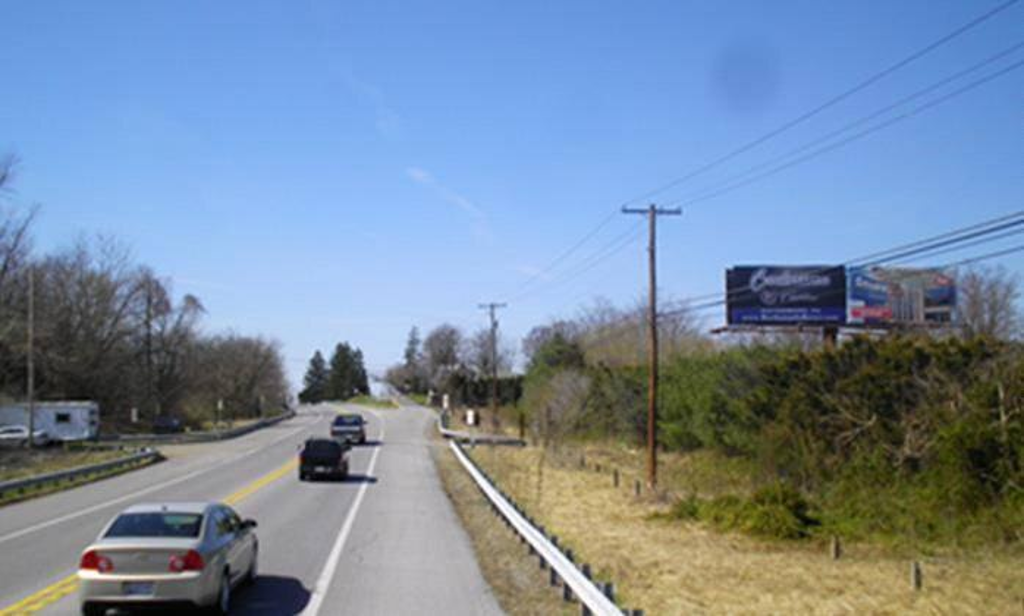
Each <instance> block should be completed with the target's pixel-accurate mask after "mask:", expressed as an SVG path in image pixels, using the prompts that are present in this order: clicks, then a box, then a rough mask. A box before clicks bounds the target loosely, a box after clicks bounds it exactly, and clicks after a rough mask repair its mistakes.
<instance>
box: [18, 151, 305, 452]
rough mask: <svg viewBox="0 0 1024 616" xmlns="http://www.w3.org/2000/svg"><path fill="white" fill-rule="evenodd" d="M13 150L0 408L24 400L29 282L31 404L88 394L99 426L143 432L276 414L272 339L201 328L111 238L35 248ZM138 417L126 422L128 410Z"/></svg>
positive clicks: (195, 305)
mask: <svg viewBox="0 0 1024 616" xmlns="http://www.w3.org/2000/svg"><path fill="white" fill-rule="evenodd" d="M16 162H17V161H16V159H15V158H14V157H8V158H6V159H2V160H0V404H5V403H9V402H18V401H21V400H23V399H24V397H25V395H26V381H27V374H26V372H27V361H26V355H27V349H28V345H27V340H28V334H27V315H28V291H29V277H30V276H31V277H32V279H33V280H32V282H33V283H34V285H33V286H34V299H35V301H34V306H35V309H34V317H35V335H34V340H33V342H34V357H35V371H36V377H35V389H36V397H37V399H39V400H93V401H96V402H98V403H99V405H100V414H101V430H103V431H107V432H120V431H137V432H149V431H151V430H150V428H151V426H152V422H153V420H155V419H156V418H157V417H161V416H173V417H176V418H178V419H180V420H182V421H183V422H184V423H185V424H186V425H189V426H192V427H196V428H198V427H199V426H201V425H202V424H203V422H206V421H211V420H213V418H214V417H215V415H216V413H217V406H218V401H221V403H222V407H223V411H222V413H221V416H222V418H236V419H241V418H247V417H258V416H261V415H270V414H277V413H278V412H280V411H281V410H282V409H283V408H284V407H285V405H286V403H287V397H288V384H287V382H286V379H285V373H284V361H283V359H282V356H281V353H280V349H279V346H278V344H277V343H275V342H273V341H271V340H268V339H265V338H262V337H258V336H244V335H240V334H237V333H224V334H209V333H205V332H203V331H202V321H203V315H204V314H205V308H204V307H203V304H202V301H201V300H200V299H199V298H198V297H196V296H195V295H191V294H180V293H175V291H174V288H173V284H172V281H171V280H170V279H169V278H166V277H161V276H160V275H159V274H157V273H156V272H154V271H153V270H152V269H150V268H149V267H147V266H145V265H143V264H140V263H138V262H137V261H136V260H135V259H134V258H133V256H132V254H131V251H130V250H129V249H128V248H127V247H125V246H124V245H123V244H121V243H120V242H118V241H117V240H116V239H113V238H110V237H96V238H94V239H87V238H84V237H83V238H82V239H80V240H78V241H77V242H75V243H74V244H72V245H70V246H67V247H65V248H62V249H58V250H55V251H52V252H49V253H45V254H43V253H40V252H39V251H37V250H35V249H34V248H33V242H32V231H33V223H34V221H35V217H36V214H37V211H38V210H37V209H36V208H34V207H28V206H25V205H23V204H21V203H18V202H16V201H15V198H14V197H15V193H14V192H13V191H12V188H13V186H12V182H13V179H14V178H15V176H16V172H17V164H16ZM133 408H134V409H137V410H138V416H139V422H138V423H132V421H131V416H132V409H133Z"/></svg>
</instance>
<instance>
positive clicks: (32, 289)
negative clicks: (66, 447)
mask: <svg viewBox="0 0 1024 616" xmlns="http://www.w3.org/2000/svg"><path fill="white" fill-rule="evenodd" d="M27 330H28V353H27V355H28V358H27V361H28V366H27V370H28V375H27V376H28V387H27V389H28V391H27V392H26V393H27V394H28V447H29V449H32V448H33V447H35V446H36V358H35V333H36V332H35V330H36V270H35V266H33V265H29V266H28V328H27Z"/></svg>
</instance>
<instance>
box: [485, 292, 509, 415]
mask: <svg viewBox="0 0 1024 616" xmlns="http://www.w3.org/2000/svg"><path fill="white" fill-rule="evenodd" d="M478 307H479V308H480V309H481V310H486V311H487V312H488V314H489V315H490V317H491V422H492V423H493V424H494V425H495V426H497V425H498V317H497V314H496V311H497V310H498V308H506V307H508V304H505V303H499V302H490V303H488V304H478Z"/></svg>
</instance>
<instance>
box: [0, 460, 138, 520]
mask: <svg viewBox="0 0 1024 616" xmlns="http://www.w3.org/2000/svg"><path fill="white" fill-rule="evenodd" d="M128 455H129V452H125V451H121V450H118V449H107V448H91V447H74V448H70V449H67V450H61V449H56V448H49V449H36V450H32V451H28V450H17V451H10V450H3V451H0V481H9V480H12V479H22V478H26V477H32V476H36V475H43V474H47V473H55V472H58V471H64V470H70V469H73V468H78V467H82V466H90V465H93V464H100V463H103V462H109V461H111V460H116V459H118V458H122V457H125V456H128ZM152 463H153V462H152V461H139V462H133V463H131V464H125V465H123V466H118V467H116V468H111V469H107V470H103V471H96V472H93V473H89V474H86V475H80V476H78V477H75V478H69V479H62V480H59V481H50V482H47V483H42V484H39V485H35V486H31V487H26V488H19V489H17V490H11V491H8V492H4V493H2V494H0V506H3V505H8V504H11V503H15V502H20V501H23V500H28V499H30V498H36V497H39V496H45V495H47V494H52V493H54V492H60V491H62V490H67V489H69V488H73V487H76V486H80V485H83V484H86V483H91V482H93V481H99V480H100V479H105V478H107V477H113V476H115V475H120V474H122V473H126V472H128V471H132V470H135V469H137V468H141V467H143V466H148V465H149V464H152Z"/></svg>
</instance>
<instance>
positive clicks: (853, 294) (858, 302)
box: [846, 267, 894, 325]
mask: <svg viewBox="0 0 1024 616" xmlns="http://www.w3.org/2000/svg"><path fill="white" fill-rule="evenodd" d="M878 274H879V272H877V271H876V270H875V269H872V268H867V267H851V268H849V269H848V270H846V284H847V293H846V323H847V324H849V325H885V324H888V323H892V322H893V314H894V313H893V307H892V305H891V304H890V299H892V297H893V296H894V290H893V289H892V288H891V286H890V283H889V282H888V281H886V280H885V279H883V278H882V277H880V276H879V275H878Z"/></svg>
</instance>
